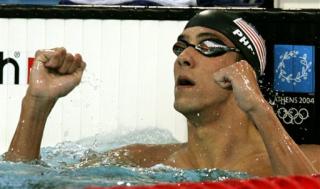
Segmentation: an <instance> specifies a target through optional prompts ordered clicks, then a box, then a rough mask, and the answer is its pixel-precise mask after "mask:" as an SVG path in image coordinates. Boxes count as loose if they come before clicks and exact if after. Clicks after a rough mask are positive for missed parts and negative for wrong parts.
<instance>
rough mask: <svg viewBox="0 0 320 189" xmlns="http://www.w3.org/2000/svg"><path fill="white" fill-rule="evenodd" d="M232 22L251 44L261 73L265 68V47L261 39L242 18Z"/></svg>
mask: <svg viewBox="0 0 320 189" xmlns="http://www.w3.org/2000/svg"><path fill="white" fill-rule="evenodd" d="M233 22H234V23H235V24H236V25H237V26H238V27H239V28H240V29H241V30H242V31H243V32H244V33H245V34H246V36H247V37H248V38H249V39H250V41H251V42H252V45H253V46H254V49H255V51H256V53H257V56H258V59H259V62H260V72H261V73H263V72H264V69H265V67H266V55H267V52H266V46H265V42H264V40H263V38H262V37H261V36H260V35H259V34H258V33H257V32H256V30H255V29H254V28H253V27H252V26H251V25H249V24H248V23H247V22H246V21H244V20H243V19H242V18H237V19H235V20H233ZM253 54H254V52H253Z"/></svg>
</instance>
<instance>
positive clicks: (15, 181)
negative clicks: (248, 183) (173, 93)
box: [0, 128, 250, 189]
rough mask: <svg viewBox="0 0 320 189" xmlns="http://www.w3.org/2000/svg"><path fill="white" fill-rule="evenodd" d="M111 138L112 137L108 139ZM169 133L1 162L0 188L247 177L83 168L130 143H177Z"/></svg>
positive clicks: (96, 141) (65, 146)
mask: <svg viewBox="0 0 320 189" xmlns="http://www.w3.org/2000/svg"><path fill="white" fill-rule="evenodd" d="M110 136H112V137H110ZM176 142H177V141H176V140H175V139H174V138H173V137H172V136H171V134H170V133H169V132H168V131H165V130H160V129H154V128H152V129H145V130H141V131H132V132H128V133H123V134H118V135H117V136H115V135H114V133H113V134H112V135H110V134H99V135H96V136H94V137H90V138H86V139H83V140H80V141H76V142H70V141H66V142H63V143H59V144H57V145H56V146H53V147H45V148H42V149H41V157H42V158H41V161H35V162H30V163H21V162H20V163H12V162H6V161H0V188H32V189H34V188H82V187H85V186H89V185H94V186H114V185H126V186H131V185H145V184H156V183H175V182H183V181H194V182H197V181H208V180H216V181H218V180H224V179H227V178H249V177H250V176H249V175H248V174H246V173H242V172H231V171H225V170H219V169H195V170H183V169H176V168H172V167H168V166H165V165H162V164H159V165H156V166H154V167H151V168H136V167H128V166H124V165H114V164H112V163H111V162H109V161H108V159H105V158H103V161H101V162H98V163H95V164H94V165H91V166H86V167H84V166H82V165H83V163H84V162H85V161H86V160H87V159H88V157H90V156H93V155H94V156H95V157H99V156H101V153H102V152H104V151H107V150H110V149H113V148H117V147H121V146H123V145H127V144H132V143H149V144H155V143H176Z"/></svg>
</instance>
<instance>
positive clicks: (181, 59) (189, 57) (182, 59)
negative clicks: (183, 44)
mask: <svg viewBox="0 0 320 189" xmlns="http://www.w3.org/2000/svg"><path fill="white" fill-rule="evenodd" d="M194 51H195V49H193V48H192V47H188V48H186V49H184V51H182V52H181V54H180V55H179V56H178V57H177V60H176V62H177V64H178V65H179V66H181V67H190V68H193V67H194V66H195V61H194V53H195V52H194Z"/></svg>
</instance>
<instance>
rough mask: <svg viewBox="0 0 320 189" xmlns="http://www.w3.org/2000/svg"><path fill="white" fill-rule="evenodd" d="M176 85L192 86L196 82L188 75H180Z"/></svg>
mask: <svg viewBox="0 0 320 189" xmlns="http://www.w3.org/2000/svg"><path fill="white" fill-rule="evenodd" d="M176 85H177V86H181V87H192V86H194V85H195V82H194V81H193V80H191V79H189V78H188V77H185V76H179V77H178V79H177V82H176Z"/></svg>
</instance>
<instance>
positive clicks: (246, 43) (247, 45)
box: [232, 29, 255, 54]
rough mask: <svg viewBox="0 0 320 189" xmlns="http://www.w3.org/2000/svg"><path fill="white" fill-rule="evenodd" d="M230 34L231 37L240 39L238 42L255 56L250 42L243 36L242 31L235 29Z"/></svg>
mask: <svg viewBox="0 0 320 189" xmlns="http://www.w3.org/2000/svg"><path fill="white" fill-rule="evenodd" d="M232 33H233V35H235V36H238V37H240V39H239V42H240V43H242V44H243V45H244V46H246V47H247V48H248V49H249V50H250V51H251V52H252V54H255V53H254V50H253V48H252V45H251V43H250V41H249V40H248V39H247V37H246V36H244V35H243V33H242V31H240V30H239V29H236V30H234V31H233V32H232Z"/></svg>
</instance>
